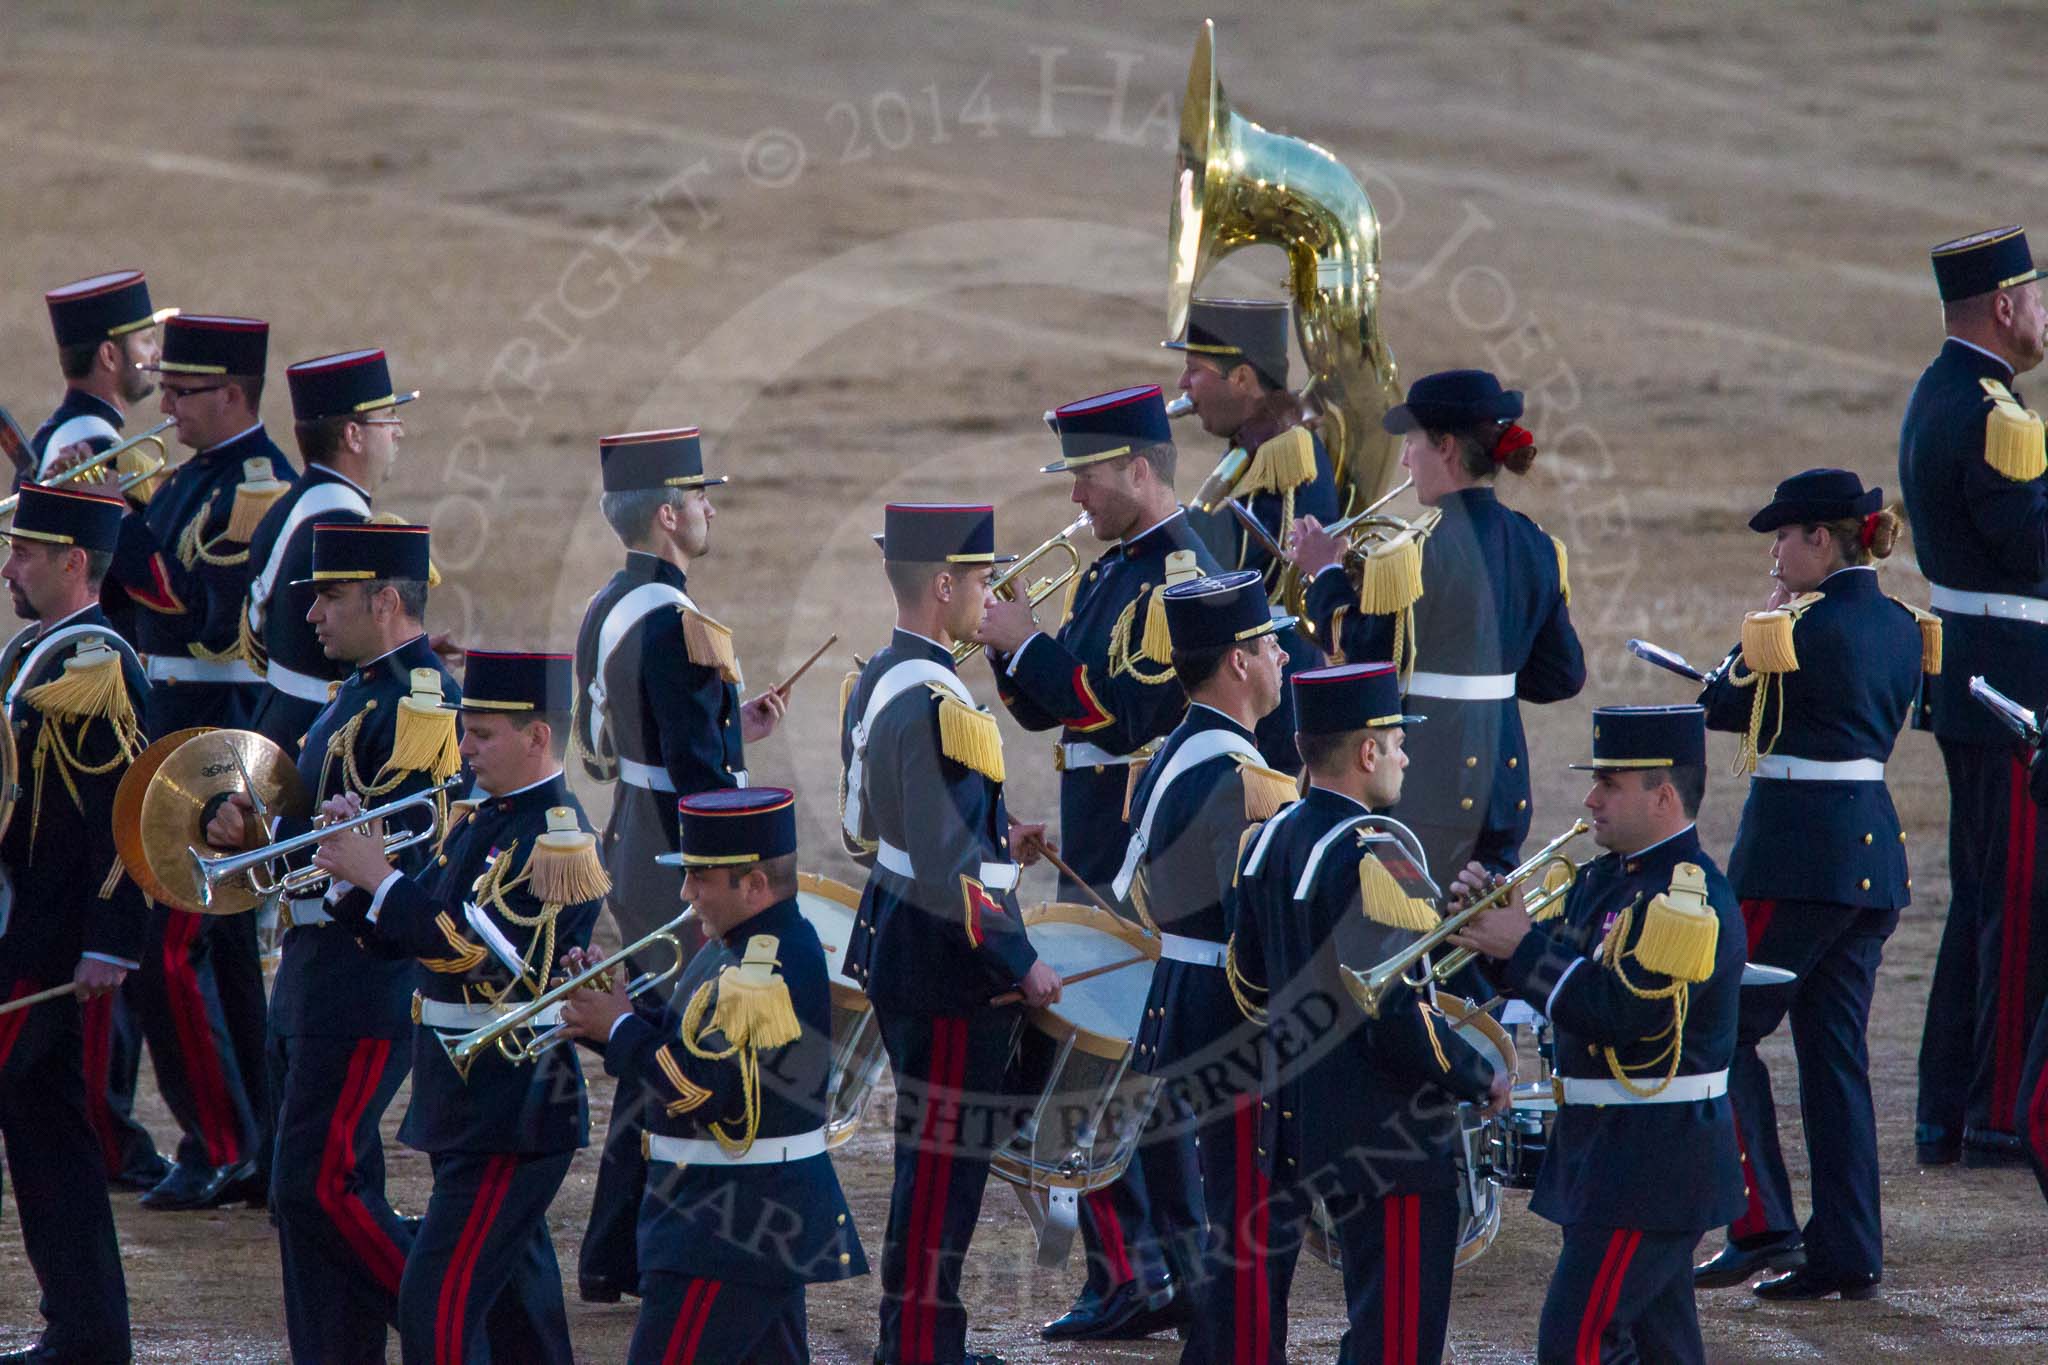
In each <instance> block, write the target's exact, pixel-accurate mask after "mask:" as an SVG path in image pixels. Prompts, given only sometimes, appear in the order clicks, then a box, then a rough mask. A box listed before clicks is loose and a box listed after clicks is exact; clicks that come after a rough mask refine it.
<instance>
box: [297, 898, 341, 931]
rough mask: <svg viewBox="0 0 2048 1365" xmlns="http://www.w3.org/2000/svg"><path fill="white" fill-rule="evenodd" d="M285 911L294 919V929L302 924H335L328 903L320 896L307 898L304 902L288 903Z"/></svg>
mask: <svg viewBox="0 0 2048 1365" xmlns="http://www.w3.org/2000/svg"><path fill="white" fill-rule="evenodd" d="M285 911H286V913H287V914H289V915H290V916H291V917H292V924H293V926H294V927H296V926H298V925H301V924H332V923H334V916H333V915H332V914H330V913H329V912H328V909H327V902H326V901H325V900H324V899H322V898H321V897H319V896H307V897H305V898H304V899H302V900H295V901H286V902H285Z"/></svg>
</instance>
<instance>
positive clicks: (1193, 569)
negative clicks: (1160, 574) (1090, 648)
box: [1132, 550, 1202, 664]
mask: <svg viewBox="0 0 2048 1365" xmlns="http://www.w3.org/2000/svg"><path fill="white" fill-rule="evenodd" d="M1201 576H1202V570H1201V566H1200V563H1199V561H1198V560H1197V559H1196V556H1195V552H1194V551H1193V550H1175V551H1174V552H1173V553H1171V554H1169V555H1168V556H1167V557H1166V580H1165V581H1164V582H1162V583H1161V584H1160V585H1159V586H1158V587H1156V588H1154V589H1153V590H1152V595H1151V597H1150V599H1149V600H1148V602H1147V604H1146V607H1145V634H1144V636H1143V638H1142V639H1141V640H1140V642H1139V644H1138V654H1139V656H1140V657H1141V658H1145V659H1149V660H1151V661H1152V662H1153V663H1155V664H1171V663H1172V662H1173V632H1172V631H1170V630H1168V629H1167V627H1166V590H1167V589H1168V588H1170V587H1172V586H1173V585H1174V584H1176V583H1187V582H1191V581H1192V580H1194V579H1197V578H1200V577H1201ZM1132 605H1133V606H1136V605H1137V604H1136V603H1135V602H1134V603H1132Z"/></svg>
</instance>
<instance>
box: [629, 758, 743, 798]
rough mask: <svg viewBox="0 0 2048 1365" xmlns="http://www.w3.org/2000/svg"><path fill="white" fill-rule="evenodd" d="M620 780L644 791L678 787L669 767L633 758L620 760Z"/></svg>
mask: <svg viewBox="0 0 2048 1365" xmlns="http://www.w3.org/2000/svg"><path fill="white" fill-rule="evenodd" d="M619 781H621V782H623V783H625V784H626V785H627V786H629V787H638V788H640V789H641V790H642V791H650V792H672V791H674V790H675V789H676V784H675V779H673V778H671V777H670V776H669V775H668V769H666V768H657V767H655V766H654V765H653V764H652V763H642V762H640V761H639V760H638V759H632V758H622V759H620V760H619ZM741 785H745V784H744V783H743V784H741Z"/></svg>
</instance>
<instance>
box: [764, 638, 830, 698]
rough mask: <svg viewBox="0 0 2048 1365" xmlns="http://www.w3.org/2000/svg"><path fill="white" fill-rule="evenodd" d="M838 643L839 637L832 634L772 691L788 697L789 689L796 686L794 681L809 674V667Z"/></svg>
mask: <svg viewBox="0 0 2048 1365" xmlns="http://www.w3.org/2000/svg"><path fill="white" fill-rule="evenodd" d="M838 643H839V636H838V635H837V634H834V635H833V636H832V638H831V639H829V640H827V641H826V642H825V643H824V644H822V645H819V646H818V647H817V648H816V649H814V650H812V651H811V657H810V658H808V659H805V660H804V661H803V662H802V663H800V664H798V665H797V666H796V672H794V673H792V674H790V675H789V676H788V677H786V678H784V679H783V680H782V681H781V682H779V683H777V684H775V689H774V690H775V691H777V692H779V693H781V694H782V695H783V696H785V697H787V696H788V695H789V689H790V688H792V687H795V686H796V680H797V679H798V678H801V677H802V676H803V675H804V674H806V673H808V672H810V671H811V665H812V664H814V663H816V662H818V660H819V659H821V658H822V657H824V654H825V651H826V650H828V649H830V648H832V646H834V645H836V644H838Z"/></svg>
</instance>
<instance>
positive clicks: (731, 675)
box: [683, 607, 740, 687]
mask: <svg viewBox="0 0 2048 1365" xmlns="http://www.w3.org/2000/svg"><path fill="white" fill-rule="evenodd" d="M683 648H684V649H686V650H687V651H689V655H690V662H691V663H693V664H696V665H697V666H698V667H700V668H715V669H717V670H718V675H719V676H720V677H722V678H724V679H725V680H726V681H727V682H729V683H731V684H733V685H734V686H735V687H737V686H738V685H739V683H740V661H739V658H738V656H737V655H735V654H734V653H733V648H732V631H731V630H730V629H728V628H727V627H725V626H722V625H720V624H719V623H718V622H716V621H714V620H712V619H711V618H710V617H708V616H706V615H704V614H703V613H702V612H695V611H691V610H690V609H689V608H688V607H685V608H684V609H683Z"/></svg>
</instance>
